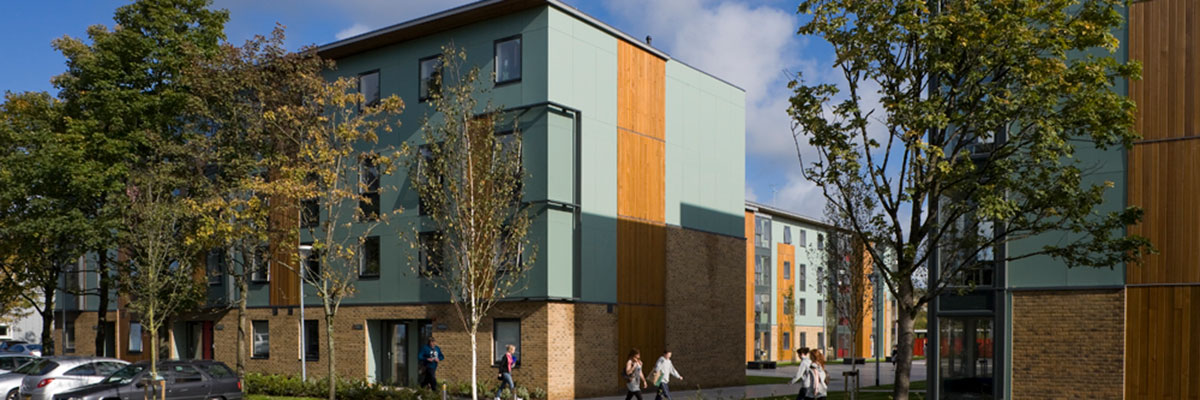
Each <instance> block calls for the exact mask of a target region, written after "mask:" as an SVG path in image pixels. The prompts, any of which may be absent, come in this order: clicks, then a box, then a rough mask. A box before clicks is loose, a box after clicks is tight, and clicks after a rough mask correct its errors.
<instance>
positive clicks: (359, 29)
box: [333, 23, 371, 40]
mask: <svg viewBox="0 0 1200 400" xmlns="http://www.w3.org/2000/svg"><path fill="white" fill-rule="evenodd" d="M370 31H371V28H370V27H368V26H366V25H363V24H358V23H356V24H354V25H350V27H349V28H346V29H342V30H340V31H338V33H337V34H335V35H333V37H335V38H337V40H342V39H345V38H348V37H351V36H358V35H360V34H363V33H367V32H370Z"/></svg>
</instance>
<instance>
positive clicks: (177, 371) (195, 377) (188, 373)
mask: <svg viewBox="0 0 1200 400" xmlns="http://www.w3.org/2000/svg"><path fill="white" fill-rule="evenodd" d="M170 372H171V373H172V374H173V375H175V383H187V382H203V381H204V376H203V375H200V371H197V370H196V369H195V368H192V366H191V365H176V366H175V367H173V368H171V370H170Z"/></svg>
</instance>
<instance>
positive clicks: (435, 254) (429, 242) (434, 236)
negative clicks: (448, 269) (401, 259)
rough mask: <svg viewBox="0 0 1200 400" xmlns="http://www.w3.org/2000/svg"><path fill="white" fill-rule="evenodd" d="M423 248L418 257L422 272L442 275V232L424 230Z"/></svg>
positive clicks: (421, 237) (422, 237)
mask: <svg viewBox="0 0 1200 400" xmlns="http://www.w3.org/2000/svg"><path fill="white" fill-rule="evenodd" d="M419 240H420V242H421V248H420V249H418V252H419V254H418V256H417V257H418V258H419V259H420V262H421V272H422V273H424V274H426V275H440V274H441V271H442V246H441V245H440V243H441V238H440V233H438V232H422V233H421V234H420V239H419Z"/></svg>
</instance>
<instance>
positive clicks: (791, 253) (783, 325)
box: [751, 243, 800, 360]
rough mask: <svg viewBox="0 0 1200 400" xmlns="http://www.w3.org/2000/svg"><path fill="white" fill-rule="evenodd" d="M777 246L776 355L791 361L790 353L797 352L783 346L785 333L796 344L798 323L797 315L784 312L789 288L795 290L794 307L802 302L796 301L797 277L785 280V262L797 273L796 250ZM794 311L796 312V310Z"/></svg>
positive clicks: (798, 295) (790, 347)
mask: <svg viewBox="0 0 1200 400" xmlns="http://www.w3.org/2000/svg"><path fill="white" fill-rule="evenodd" d="M775 246H776V250H775V253H776V254H775V274H776V275H775V276H776V281H777V282H778V283H777V285H778V287H779V291H778V292H779V296H778V298H776V299H775V304H777V306H776V307H775V310H776V312H777V313H778V314H777V315H779V334H778V335H776V336H775V337H776V338H777V340H779V345H778V346H779V351H778V352H776V353H777V354H779V357H778V358H779V359H781V360H783V359H790V357H788V356H789V353H791V351H792V350H795V349H794V347H793V346H784V345H783V339H784V338H783V333H784V332H787V333H788V340H790V341H791V342H792V343H795V342H796V340H797V339H796V334H795V333H794V332H792V331H793V330H794V329H793V328H794V326H795V322H796V320H795V318H794V317H793V316H794V315H795V314H791V313H786V312H784V301H785V300H784V295H785V294H787V290H788V289H787V288H793V289H792V299H793V300H792V301H793V302H795V304H793V307H799V305H800V302H799V301H797V300H795V299H797V298H799V297H800V293H799V292H797V291H796V290H795V285H793V282H795V279H796V276H795V275H787V277H788V279H784V274H783V271H784V269H787V268H784V266H783V263H784V262H785V261H786V262H787V263H788V265H789V266H790V267H789V268H790V269H791V270H792V273H794V272H796V269H797V268H796V248H795V247H793V246H792V245H790V244H783V243H778V244H776V245H775ZM751 293H753V292H751ZM792 311H793V312H795V310H792ZM785 347H786V348H785Z"/></svg>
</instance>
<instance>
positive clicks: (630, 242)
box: [617, 219, 667, 305]
mask: <svg viewBox="0 0 1200 400" xmlns="http://www.w3.org/2000/svg"><path fill="white" fill-rule="evenodd" d="M666 239H667V230H666V226H665V225H656V224H648V223H644V222H639V221H632V220H627V219H617V302H618V303H622V304H629V303H632V304H646V305H663V304H664V303H665V302H666V291H665V290H664V289H665V287H666V286H665V279H666V263H667V253H666V244H667V243H666Z"/></svg>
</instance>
